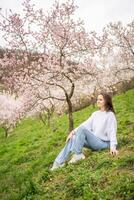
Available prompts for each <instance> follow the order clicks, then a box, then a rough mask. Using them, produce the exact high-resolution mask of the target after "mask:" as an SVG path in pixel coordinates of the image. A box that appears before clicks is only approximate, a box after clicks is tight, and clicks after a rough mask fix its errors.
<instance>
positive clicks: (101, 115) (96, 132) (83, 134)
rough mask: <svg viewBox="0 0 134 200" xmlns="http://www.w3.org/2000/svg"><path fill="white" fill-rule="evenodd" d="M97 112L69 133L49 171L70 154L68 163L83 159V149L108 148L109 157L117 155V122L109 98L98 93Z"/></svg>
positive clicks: (60, 165) (60, 163)
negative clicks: (70, 157) (71, 154)
mask: <svg viewBox="0 0 134 200" xmlns="http://www.w3.org/2000/svg"><path fill="white" fill-rule="evenodd" d="M97 106H98V108H99V110H98V111H95V112H94V113H93V114H92V115H91V116H90V117H89V118H88V119H87V120H86V121H85V122H83V123H82V124H81V125H80V126H79V127H77V128H76V129H74V130H73V131H71V133H70V134H69V136H68V137H67V140H66V145H65V146H64V148H63V149H62V151H61V152H60V153H59V155H58V156H57V158H56V159H55V161H54V163H53V166H52V168H51V170H54V169H57V168H59V167H62V166H63V165H64V163H65V161H67V159H68V156H69V154H70V153H73V156H72V159H71V160H70V161H69V163H75V162H77V161H78V160H81V159H85V156H84V154H83V153H82V149H83V147H87V148H90V149H92V150H96V151H98V150H102V149H106V148H110V154H111V155H117V154H118V151H117V149H116V146H117V138H116V131H117V121H116V117H115V111H114V108H113V104H112V99H111V97H110V96H109V95H108V94H106V93H100V94H99V95H98V98H97Z"/></svg>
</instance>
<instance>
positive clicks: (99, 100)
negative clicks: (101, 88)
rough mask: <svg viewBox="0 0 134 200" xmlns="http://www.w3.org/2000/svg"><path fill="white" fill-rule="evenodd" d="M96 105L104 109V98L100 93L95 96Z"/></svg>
mask: <svg viewBox="0 0 134 200" xmlns="http://www.w3.org/2000/svg"><path fill="white" fill-rule="evenodd" d="M97 106H98V108H100V109H104V110H105V100H104V97H103V96H102V95H101V94H100V95H98V97H97Z"/></svg>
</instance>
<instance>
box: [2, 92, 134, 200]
mask: <svg viewBox="0 0 134 200" xmlns="http://www.w3.org/2000/svg"><path fill="white" fill-rule="evenodd" d="M113 102H114V106H115V110H116V113H117V115H116V116H117V120H118V143H119V145H118V148H119V155H118V156H117V157H112V156H111V155H109V151H108V150H104V151H100V152H93V151H91V150H87V149H84V152H85V155H86V159H85V160H84V161H79V162H78V163H76V164H74V165H66V166H65V167H63V168H61V169H58V170H56V171H54V172H51V171H50V170H49V169H50V167H51V166H52V162H53V160H54V159H55V157H56V156H57V154H58V153H59V151H60V150H61V148H62V147H63V146H64V142H65V138H66V136H67V124H68V121H67V116H66V115H64V116H62V117H59V118H57V119H55V127H56V131H55V132H53V131H52V130H51V128H48V127H44V125H43V124H42V122H41V121H39V120H37V119H25V120H23V122H22V123H21V124H19V126H18V127H16V129H15V130H14V131H13V134H12V135H11V136H10V137H8V138H7V139H6V138H5V137H4V132H3V130H2V129H0V200H46V199H47V200H51V199H52V200H53V199H54V200H60V199H61V200H74V199H77V200H133V199H134V89H132V90H129V91H128V92H126V93H125V94H121V95H118V96H115V97H114V99H113ZM94 110H96V109H94V108H93V107H92V106H90V107H87V108H85V109H83V110H81V111H78V112H75V113H74V121H75V127H76V126H78V125H79V124H80V123H81V122H82V121H84V120H85V119H87V117H88V116H89V115H90V114H91V113H92V112H93V111H94Z"/></svg>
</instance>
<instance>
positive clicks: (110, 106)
mask: <svg viewBox="0 0 134 200" xmlns="http://www.w3.org/2000/svg"><path fill="white" fill-rule="evenodd" d="M99 95H102V96H103V98H104V101H105V107H106V111H112V112H113V113H115V110H114V107H113V103H112V97H111V96H110V95H109V94H108V93H105V92H101V93H100V94H99Z"/></svg>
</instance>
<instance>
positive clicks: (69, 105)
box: [67, 98, 74, 132]
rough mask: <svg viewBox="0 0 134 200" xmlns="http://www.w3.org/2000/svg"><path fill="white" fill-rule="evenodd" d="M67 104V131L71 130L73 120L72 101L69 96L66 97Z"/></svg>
mask: <svg viewBox="0 0 134 200" xmlns="http://www.w3.org/2000/svg"><path fill="white" fill-rule="evenodd" d="M67 105H68V120H69V132H71V131H72V130H73V129H74V120H73V109H72V102H71V100H70V99H69V98H68V99H67Z"/></svg>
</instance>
